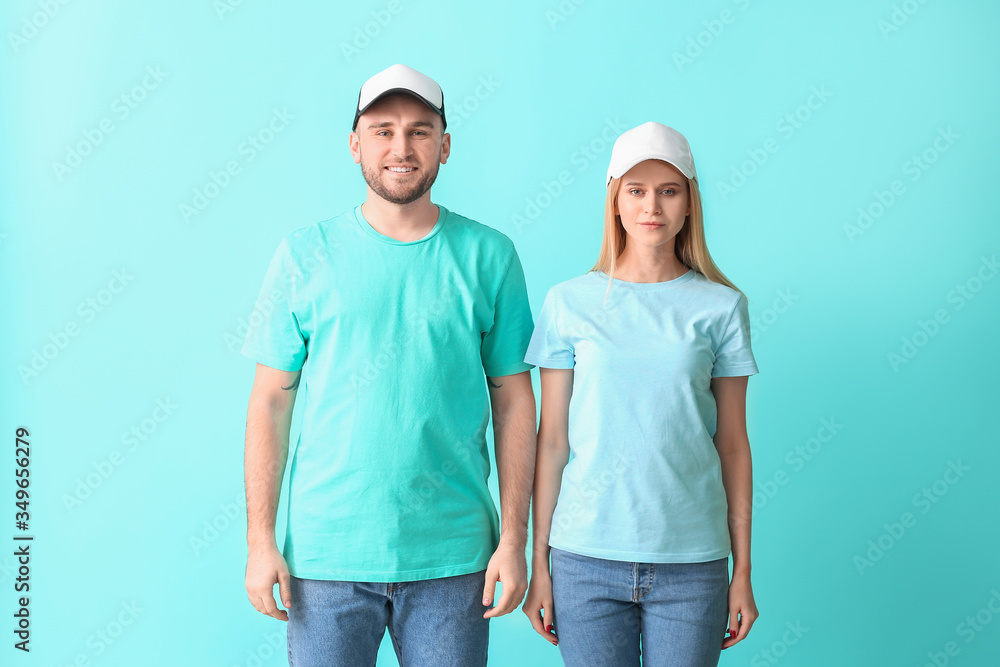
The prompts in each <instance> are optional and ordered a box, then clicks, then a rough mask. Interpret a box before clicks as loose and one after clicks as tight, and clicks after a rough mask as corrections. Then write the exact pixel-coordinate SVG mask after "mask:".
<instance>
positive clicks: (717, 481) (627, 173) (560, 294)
mask: <svg viewBox="0 0 1000 667" xmlns="http://www.w3.org/2000/svg"><path fill="white" fill-rule="evenodd" d="M607 187H608V194H607V200H606V205H605V214H604V240H603V242H602V245H601V253H600V256H599V258H598V261H597V264H596V265H595V266H594V268H593V269H591V270H590V271H589V272H588V273H586V274H584V275H582V276H580V277H577V278H573V279H571V280H567V281H565V282H562V283H559V284H557V285H556V286H554V287H553V288H551V289H550V290H549V292H548V293H547V294H546V296H545V301H544V304H543V305H542V309H541V312H540V315H539V318H538V322H537V324H536V326H535V330H534V333H533V334H532V338H531V342H530V344H529V346H528V351H527V354H526V356H525V361H527V362H528V363H531V364H535V365H536V366H538V367H539V369H540V373H541V395H542V398H541V421H540V424H539V431H538V454H537V460H536V471H535V485H534V538H533V540H534V547H533V556H532V563H533V567H532V576H531V581H530V586H529V590H528V594H527V598H526V600H525V603H524V606H523V611H524V613H525V614H527V615H528V618H529V619H531V623H532V625H533V626H534V628H535V630H536V631H537V632H538V633H539V634H541V635H542V636H543V637H545V638H546V639H547V640H548V641H549V642H551V643H552V644H557V645H558V646H559V650H560V652H561V654H562V658H563V660H564V661H565V663H566V665H569V666H570V667H573V666H576V665H586V666H587V667H596V666H600V665H607V666H609V667H625V666H628V665H639V664H640V639H641V646H642V648H641V654H642V664H643V665H646V666H647V667H650V666H653V665H667V664H669V665H673V666H675V667H678V666H692V667H693V666H698V667H702V666H706V665H717V664H718V661H719V655H720V651H721V649H723V648H728V647H729V646H732V645H733V644H736V643H737V642H739V641H741V640H742V639H743V638H744V637H746V636H747V632H749V630H750V626H751V625H752V624H753V622H754V621H755V620H756V618H757V616H758V613H757V608H756V605H755V604H754V599H753V592H752V590H751V587H750V514H751V498H752V490H751V486H752V480H751V467H750V445H749V441H748V438H747V433H746V387H747V376H750V375H753V374H755V373H757V365H756V362H755V360H754V357H753V353H752V351H751V349H750V326H749V313H748V310H747V300H746V297H745V296H744V295H743V294H742V293H741V292H739V291H738V290H737V289H736V288H735V287H734V286H733V284H732V283H730V282H729V281H728V280H727V279H726V277H725V276H723V275H722V273H721V272H720V271H719V269H718V268H717V267H716V266H715V263H714V262H713V261H712V259H711V257H710V255H709V253H708V248H707V247H706V245H705V235H704V228H703V226H702V214H701V198H700V196H699V193H698V181H697V175H696V173H695V168H694V160H693V158H692V156H691V152H690V148H689V146H688V142H687V140H686V139H685V138H684V137H683V136H682V135H681V134H680V133H678V132H677V131H676V130H673V129H671V128H669V127H666V126H664V125H661V124H659V123H652V122H650V123H645V124H643V125H640V126H639V127H636V128H633V129H631V130H629V131H628V132H625V133H624V134H622V135H621V136H620V137H619V138H618V139H617V141H616V142H615V145H614V148H613V149H612V155H611V165H610V167H609V169H608V180H607ZM570 396H572V399H573V400H572V402H571V401H570ZM571 451H572V453H573V458H572V459H570V458H569V454H570V452H571ZM550 551H551V559H552V562H551V573H550V569H549V556H550ZM730 553H732V555H733V577H732V582H731V583H730V581H729V572H728V561H729V554H730ZM727 626H728V633H729V635H730V636H729V637H726V636H725V633H726V631H727Z"/></svg>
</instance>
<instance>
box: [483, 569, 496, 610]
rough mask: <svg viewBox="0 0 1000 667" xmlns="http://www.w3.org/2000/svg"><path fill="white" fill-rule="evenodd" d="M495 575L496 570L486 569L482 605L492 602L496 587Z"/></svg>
mask: <svg viewBox="0 0 1000 667" xmlns="http://www.w3.org/2000/svg"><path fill="white" fill-rule="evenodd" d="M497 579H499V576H497V572H496V570H492V569H491V570H487V571H486V585H485V586H484V587H483V605H486V606H489V605H490V604H492V603H493V593H494V591H496V589H497Z"/></svg>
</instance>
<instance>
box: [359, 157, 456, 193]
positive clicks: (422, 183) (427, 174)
mask: <svg viewBox="0 0 1000 667" xmlns="http://www.w3.org/2000/svg"><path fill="white" fill-rule="evenodd" d="M419 171H420V173H421V175H420V177H419V178H418V179H417V180H414V181H413V182H412V183H405V182H404V183H391V182H390V181H389V179H390V178H393V177H392V176H391V175H389V173H390V172H387V171H386V170H385V169H383V168H382V167H373V166H370V165H367V164H365V161H364V157H362V159H361V174H362V175H363V176H364V177H365V182H366V183H368V187H370V188H371V189H372V190H374V191H375V194H377V195H378V196H379V197H381V198H382V199H384V200H386V201H388V202H392V203H393V204H409V203H410V202H414V201H416V200H418V199H420V198H421V197H423V196H424V193H425V192H427V191H428V190H430V189H431V186H432V185H433V184H434V180H435V179H436V178H437V174H438V163H437V162H435V163H434V166H433V168H432V170H431V171H427V170H425V169H423V168H420V169H419Z"/></svg>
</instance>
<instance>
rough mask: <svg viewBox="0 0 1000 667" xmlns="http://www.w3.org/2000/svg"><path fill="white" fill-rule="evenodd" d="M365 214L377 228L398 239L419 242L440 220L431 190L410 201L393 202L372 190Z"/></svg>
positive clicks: (366, 203)
mask: <svg viewBox="0 0 1000 667" xmlns="http://www.w3.org/2000/svg"><path fill="white" fill-rule="evenodd" d="M361 214H362V215H364V216H365V220H367V221H368V224H370V225H371V226H372V228H373V229H374V230H375V231H377V232H378V233H379V234H383V235H385V236H388V237H390V238H394V239H396V240H397V241H403V242H407V241H417V240H419V239H422V238H424V237H425V236H427V235H428V234H429V233H430V231H431V230H432V229H434V225H435V224H436V223H437V220H438V216H439V215H440V209H439V208H438V206H437V205H435V204H432V203H431V197H430V191H428V192H426V193H424V195H423V196H422V197H420V199H417V200H415V201H412V202H410V203H409V204H393V203H392V202H389V201H386V200H384V199H382V198H381V197H379V196H378V195H376V194H375V193H374V192H372V191H371V190H369V192H368V198H367V199H366V200H365V202H364V203H363V204H362V205H361Z"/></svg>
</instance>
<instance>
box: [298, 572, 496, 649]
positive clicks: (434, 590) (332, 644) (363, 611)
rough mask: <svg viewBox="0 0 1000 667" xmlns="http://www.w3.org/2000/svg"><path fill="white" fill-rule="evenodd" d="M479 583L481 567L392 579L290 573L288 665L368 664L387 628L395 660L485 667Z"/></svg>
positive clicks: (485, 622) (486, 624) (486, 625)
mask: <svg viewBox="0 0 1000 667" xmlns="http://www.w3.org/2000/svg"><path fill="white" fill-rule="evenodd" d="M485 586H486V570H483V571H481V572H474V573H472V574H462V575H458V576H455V577H443V578H439V579H427V580H424V581H407V582H402V583H393V584H382V583H363V582H354V581H326V580H319V579H299V578H298V577H295V576H292V577H291V593H292V606H291V607H290V608H289V609H288V664H289V665H290V666H291V667H340V666H343V667H369V666H371V665H374V664H375V660H376V657H377V655H378V648H379V645H380V644H381V643H382V637H383V635H384V634H385V629H386V627H388V628H389V636H390V637H391V638H392V645H393V648H395V649H396V657H397V658H398V660H399V663H400V664H401V665H406V667H424V666H427V667H430V666H432V665H433V667H483V665H485V664H486V651H487V648H488V646H489V627H490V626H489V619H488V618H483V614H485V613H486V610H487V609H489V608H490V607H486V606H484V605H483V588H484V587H485ZM491 607H492V605H491Z"/></svg>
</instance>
